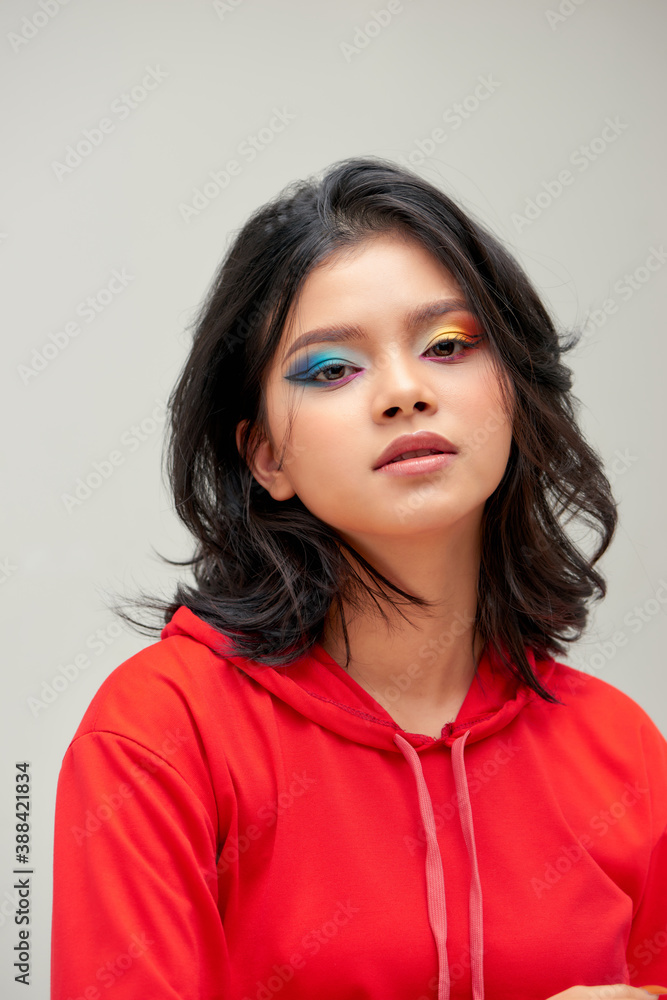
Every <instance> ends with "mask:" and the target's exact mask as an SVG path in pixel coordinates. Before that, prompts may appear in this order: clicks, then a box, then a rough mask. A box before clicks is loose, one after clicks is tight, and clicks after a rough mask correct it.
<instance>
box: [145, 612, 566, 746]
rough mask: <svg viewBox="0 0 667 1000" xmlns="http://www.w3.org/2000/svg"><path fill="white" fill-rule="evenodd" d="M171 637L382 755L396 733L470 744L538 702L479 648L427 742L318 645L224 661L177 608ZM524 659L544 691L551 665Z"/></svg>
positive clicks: (202, 629) (226, 643)
mask: <svg viewBox="0 0 667 1000" xmlns="http://www.w3.org/2000/svg"><path fill="white" fill-rule="evenodd" d="M176 635H181V636H183V635H185V636H190V637H191V638H192V639H195V640H196V641H197V642H200V643H203V644H204V645H206V646H208V647H209V648H210V649H211V650H212V651H213V652H214V653H216V654H218V655H220V656H223V657H225V659H227V660H228V661H229V662H231V663H233V664H234V665H235V666H236V668H237V669H238V670H239V671H241V672H242V673H244V674H245V675H246V676H248V677H251V678H252V679H253V680H255V681H256V682H257V683H258V684H261V685H262V687H264V688H266V689H267V690H268V691H270V692H271V693H272V694H273V695H274V696H275V697H276V698H279V699H280V700H281V701H283V702H285V703H286V704H288V705H290V706H291V707H292V708H293V709H295V710H296V711H297V712H299V713H301V714H302V715H304V716H305V717H306V718H308V719H310V720H312V721H313V722H316V723H318V724H319V725H321V726H323V727H325V728H326V729H330V730H332V731H333V732H335V733H337V734H338V735H339V736H344V737H346V738H347V739H349V740H352V741H354V742H356V743H363V744H365V745H366V746H372V747H377V748H378V749H382V750H390V751H397V750H398V748H397V746H396V743H395V741H394V734H395V733H396V732H399V733H400V734H401V736H403V737H404V738H405V739H406V740H407V741H408V742H409V743H410V744H411V745H412V746H413V747H415V749H416V750H417V751H419V750H420V749H422V748H426V747H432V746H434V745H435V744H438V745H439V744H444V745H446V746H449V747H451V746H453V744H454V743H455V741H456V740H457V739H459V738H460V737H461V736H462V735H463V733H465V732H467V733H468V737H467V742H468V744H470V743H476V742H477V741H478V740H481V739H484V738H485V737H486V736H490V735H492V734H493V733H496V732H498V731H499V730H501V729H503V728H504V727H505V726H506V725H508V723H510V722H511V721H512V719H514V718H515V716H516V715H517V714H518V713H519V712H520V711H521V709H522V708H523V706H524V705H526V704H527V703H528V702H530V701H533V700H535V699H537V698H539V695H538V694H537V693H536V692H535V691H533V690H532V688H529V687H528V686H527V685H526V684H524V683H523V682H522V681H520V680H519V679H518V678H516V677H514V676H513V675H512V674H511V673H510V671H509V670H508V669H507V668H506V667H505V666H504V665H503V663H502V662H501V661H500V659H499V657H498V656H497V654H496V653H495V651H493V650H491V649H489V648H486V649H484V651H483V652H482V655H481V657H480V661H479V663H478V665H477V671H476V673H475V676H474V678H473V681H472V683H471V685H470V688H469V690H468V693H467V695H466V697H465V700H464V701H463V704H462V705H461V708H460V710H459V712H458V715H457V717H456V719H455V720H454V722H453V723H447V724H446V725H445V726H444V727H443V729H442V734H441V736H440V738H439V739H435V738H434V737H432V736H425V735H421V734H417V733H407V732H404V731H403V730H402V729H401V728H400V726H398V725H397V723H396V722H395V721H394V720H393V719H392V718H391V715H389V713H388V712H387V711H386V710H385V709H384V708H383V707H382V705H380V704H379V703H378V702H377V701H376V700H375V699H374V698H373V696H372V695H371V694H369V693H368V692H367V691H366V690H365V689H364V688H362V687H361V685H360V684H358V683H357V682H356V681H355V680H354V678H352V677H350V675H349V674H348V673H347V671H346V670H344V669H343V667H341V666H340V665H339V664H338V663H337V662H336V661H335V660H334V659H333V658H332V657H331V656H330V655H329V654H328V653H327V652H326V650H325V649H324V648H323V647H322V646H321V645H320V644H319V643H316V644H315V645H314V646H313V647H311V649H309V650H308V652H307V653H303V654H301V655H300V656H298V657H296V658H295V659H294V660H293V661H291V662H290V663H289V664H288V665H286V666H282V667H270V666H266V665H264V664H261V663H257V662H256V661H253V660H250V659H248V658H246V657H241V656H237V657H235V656H231V655H230V652H229V651H230V649H231V647H232V640H231V639H230V638H229V637H228V636H225V635H223V634H222V633H221V632H218V631H217V630H216V629H215V628H213V626H211V625H209V624H208V623H207V622H205V621H203V620H202V619H201V618H199V617H197V616H196V615H195V614H194V613H193V612H192V611H190V610H189V608H186V607H185V606H183V607H180V608H179V609H178V610H177V611H176V613H175V614H174V616H173V617H172V619H171V621H170V622H169V623H168V624H167V625H166V626H165V627H164V629H163V630H162V638H163V639H166V638H169V637H170V636H176ZM526 656H527V658H528V662H529V663H530V665H531V667H532V668H533V670H534V671H535V674H536V675H537V677H538V678H539V679H540V682H541V683H542V684H543V685H544V686H545V687H546V688H547V689H549V680H550V678H551V675H552V674H553V672H554V669H555V666H556V663H555V660H554V659H553V658H549V659H547V660H539V661H536V659H535V656H534V654H533V652H532V651H531V650H529V649H526ZM410 676H411V675H410V674H409V673H408V672H407V670H406V671H405V672H403V673H401V674H395V675H394V676H393V678H392V676H391V675H390V677H389V679H388V682H389V684H393V685H395V686H396V687H397V690H400V685H401V684H406V683H409V678H410Z"/></svg>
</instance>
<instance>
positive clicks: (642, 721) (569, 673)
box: [549, 660, 667, 756]
mask: <svg viewBox="0 0 667 1000" xmlns="http://www.w3.org/2000/svg"><path fill="white" fill-rule="evenodd" d="M549 689H550V690H551V691H552V692H553V693H554V694H556V696H557V697H558V698H559V699H560V701H561V702H562V703H563V704H564V705H565V706H567V708H568V709H569V711H568V712H567V713H566V714H567V715H568V716H569V717H570V718H571V719H573V720H576V723H577V724H580V725H581V724H583V723H584V722H586V723H587V724H590V725H592V726H594V727H596V728H598V729H600V730H605V731H607V732H608V733H609V735H610V737H611V738H612V739H613V738H619V737H620V736H622V737H623V739H627V737H628V735H629V734H630V733H631V732H634V733H635V734H636V735H637V737H638V738H640V739H642V741H648V743H649V744H651V745H652V746H655V747H659V748H660V752H661V753H664V754H665V755H666V756H667V740H666V739H665V737H664V735H663V734H662V733H661V731H660V730H659V729H658V727H657V725H656V724H655V722H654V721H653V719H652V718H651V715H650V714H649V712H648V711H647V710H646V709H645V708H643V707H642V706H641V705H640V704H639V703H638V702H637V701H635V699H634V698H632V697H631V696H630V695H629V694H626V693H625V691H622V690H621V689H620V688H618V687H616V686H615V685H614V684H611V683H610V682H609V681H606V680H604V679H603V678H602V677H598V676H596V675H595V674H589V673H587V672H586V671H584V670H580V669H578V668H576V667H572V666H570V665H569V664H567V663H563V662H561V661H558V660H556V661H555V664H554V670H553V673H552V674H551V677H550V681H549Z"/></svg>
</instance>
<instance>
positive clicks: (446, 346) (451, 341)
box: [424, 337, 482, 358]
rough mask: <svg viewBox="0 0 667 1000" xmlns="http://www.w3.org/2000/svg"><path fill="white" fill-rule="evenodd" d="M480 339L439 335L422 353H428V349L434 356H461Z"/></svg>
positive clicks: (471, 348)
mask: <svg viewBox="0 0 667 1000" xmlns="http://www.w3.org/2000/svg"><path fill="white" fill-rule="evenodd" d="M481 339H482V338H481V337H475V338H473V337H441V338H440V339H439V340H436V341H435V342H434V343H433V344H431V346H430V347H429V348H427V350H426V351H425V352H424V353H425V354H428V352H429V351H434V352H435V354H434V357H436V358H454V357H461V356H462V355H464V354H467V353H468V351H470V350H473V348H474V347H476V345H477V344H478V343H479V341H480V340H481ZM457 348H458V349H457Z"/></svg>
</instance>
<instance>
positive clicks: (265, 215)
mask: <svg viewBox="0 0 667 1000" xmlns="http://www.w3.org/2000/svg"><path fill="white" fill-rule="evenodd" d="M383 233H397V234H399V233H400V234H402V235H404V236H408V237H409V238H411V239H412V240H417V241H418V242H419V243H420V244H421V245H422V246H423V247H424V248H425V249H426V250H428V251H429V252H430V253H431V254H432V255H433V257H435V258H436V259H437V260H438V261H440V262H441V263H442V264H443V265H444V266H445V267H446V268H447V270H448V271H449V273H450V274H451V275H452V276H453V277H454V278H455V279H456V281H457V282H458V283H459V285H460V287H461V289H462V291H463V293H464V296H465V299H466V301H467V302H468V304H469V309H470V311H471V312H472V313H473V314H474V315H475V316H476V317H477V318H478V319H479V320H480V321H481V323H482V326H483V328H484V330H485V332H486V334H487V336H488V341H489V345H490V348H491V351H492V354H493V357H494V359H495V360H496V362H497V364H498V367H499V371H500V372H501V374H503V376H504V380H505V383H506V385H505V389H504V391H503V401H504V405H505V406H506V408H507V412H508V413H511V415H512V421H513V423H512V427H513V440H512V445H511V450H510V456H509V460H508V463H507V467H506V470H505V473H504V475H503V478H502V480H501V482H500V483H499V485H498V487H497V489H496V490H495V491H494V493H493V494H492V495H491V496H490V497H489V498H488V499H487V500H486V502H485V507H484V512H483V520H482V534H481V562H480V567H479V577H478V584H477V612H476V617H475V623H474V627H473V629H472V636H473V642H474V640H475V637H477V636H481V637H482V638H483V640H484V643H485V644H486V643H490V644H492V645H493V647H494V648H495V650H496V652H497V654H498V655H499V656H500V658H501V661H502V662H504V663H505V664H506V666H507V668H508V669H509V670H510V671H511V672H512V673H513V674H514V675H515V676H517V677H518V678H519V679H520V680H522V681H523V682H525V683H526V684H527V685H528V686H529V687H531V688H532V689H533V690H535V691H536V692H537V693H538V694H539V695H540V696H541V697H542V698H544V699H545V700H547V701H557V700H558V699H556V698H555V697H554V696H553V695H552V694H551V693H550V692H549V691H548V690H547V689H546V688H545V687H543V686H542V685H541V684H540V682H539V680H538V678H537V676H536V674H535V672H534V671H533V669H532V668H531V666H530V663H529V660H528V658H527V656H526V647H527V648H529V649H531V650H532V651H533V652H534V655H535V658H536V659H538V660H539V659H545V658H548V657H549V656H551V655H553V654H554V653H562V652H564V651H565V648H566V647H565V645H564V644H565V643H567V642H574V641H575V640H576V639H578V638H579V637H580V636H581V634H582V632H583V630H584V627H585V625H586V620H587V617H588V607H587V605H588V602H589V601H590V600H591V599H592V598H595V599H600V598H602V597H604V595H605V593H606V583H605V580H604V578H603V577H602V576H601V575H600V573H599V572H597V571H596V570H595V569H594V568H593V567H594V565H595V563H596V562H597V561H598V559H599V558H600V556H601V555H602V554H603V553H604V552H605V550H606V549H607V547H608V546H609V544H610V542H611V539H612V536H613V533H614V531H615V528H616V522H617V511H616V503H615V501H614V498H613V496H612V493H611V487H610V484H609V481H608V479H607V477H606V476H605V474H604V471H603V466H602V462H601V459H600V457H599V455H598V454H597V453H596V452H595V451H594V450H593V449H592V448H591V447H590V446H589V445H588V444H587V443H586V441H585V440H584V438H583V436H582V433H581V431H580V430H579V428H578V426H577V422H576V416H575V406H576V405H578V403H579V401H578V400H577V399H576V397H573V396H572V394H571V393H570V389H571V385H572V373H571V370H570V369H569V368H568V367H566V366H565V365H564V364H563V363H562V361H561V357H562V355H563V353H564V352H565V351H568V350H570V349H571V348H572V347H574V346H575V345H576V343H578V340H579V338H580V337H581V333H579V334H577V333H576V332H572V331H570V332H569V334H568V336H567V338H565V336H564V335H562V336H559V334H558V333H557V332H556V329H555V326H554V323H553V322H552V320H551V318H550V317H549V315H548V314H547V311H546V309H545V307H544V305H543V304H542V302H541V300H540V298H539V296H538V294H537V292H536V291H535V289H534V288H533V286H532V284H531V282H530V280H529V278H528V277H527V276H526V274H525V273H524V271H523V270H522V269H521V267H520V266H519V265H518V263H517V262H516V261H515V259H514V258H513V256H512V255H511V254H510V253H509V252H508V250H507V249H505V247H504V246H503V245H502V244H501V242H500V241H499V240H498V239H497V238H495V237H494V236H492V235H491V234H490V233H489V232H488V231H487V230H486V229H485V228H484V227H483V226H482V225H481V224H480V223H479V222H477V221H475V220H473V219H472V218H471V217H470V215H469V214H468V213H467V212H464V211H463V209H462V208H461V207H460V206H459V205H458V204H457V203H456V202H455V201H454V200H453V199H452V198H451V197H449V196H448V195H447V194H444V193H443V192H442V191H440V190H439V189H438V188H437V187H435V186H434V185H432V184H430V183H429V182H427V181H426V180H424V179H422V178H421V177H419V176H418V175H417V174H414V173H412V172H411V171H409V170H406V169H403V168H402V167H400V166H398V165H397V164H395V163H393V162H391V161H388V160H383V159H380V158H377V157H354V158H349V159H346V160H342V161H339V162H338V163H335V164H333V165H332V166H331V167H330V168H329V169H328V170H327V171H326V172H325V173H324V175H323V176H322V178H321V179H319V180H316V179H312V178H310V179H307V180H300V181H295V182H293V183H292V184H290V185H288V186H287V187H286V188H285V189H284V190H283V191H282V192H281V193H280V194H279V195H278V196H277V197H276V198H275V199H273V200H272V201H270V202H269V203H267V204H266V205H264V206H262V207H261V208H259V209H258V210H257V211H255V212H254V213H253V214H252V215H251V216H250V218H249V219H248V221H247V222H246V223H245V225H244V226H243V227H242V228H241V230H240V231H239V232H238V234H237V235H236V237H235V239H234V240H233V242H232V244H231V246H230V247H229V249H228V250H227V252H226V253H225V256H224V258H223V260H222V263H221V265H220V267H219V270H218V272H217V274H216V276H215V278H214V281H213V283H212V285H211V287H210V289H209V292H208V294H207V296H206V298H205V301H204V302H203V304H202V306H201V308H200V311H199V313H198V315H197V317H196V320H195V323H194V327H195V330H194V342H193V344H192V349H191V351H190V354H189V357H188V358H187V361H186V363H185V366H184V368H183V371H182V373H181V375H180V378H179V381H178V383H177V384H176V386H175V388H174V390H173V392H172V394H171V396H170V399H169V411H170V436H169V442H168V451H167V454H166V457H167V462H166V468H165V471H166V472H167V474H168V476H169V480H170V486H171V490H172V491H173V496H174V500H175V505H176V512H177V514H178V516H179V517H180V518H181V520H182V521H183V522H184V523H185V525H186V526H187V527H188V529H189V530H190V532H191V533H192V534H193V535H194V538H195V539H196V549H195V551H194V555H193V556H192V558H191V559H188V560H185V561H183V562H180V563H179V562H176V561H174V560H170V559H165V561H166V562H168V563H170V564H172V565H181V566H190V567H191V568H192V572H193V575H194V585H186V584H185V583H182V582H181V583H179V584H178V586H177V589H176V592H175V595H174V598H173V600H171V601H165V600H159V599H157V598H151V597H146V596H144V597H140V598H139V599H137V600H136V601H134V602H132V603H133V604H134V606H135V607H136V606H141V607H142V608H144V609H148V608H150V609H151V610H152V611H153V612H155V611H157V612H158V614H159V616H160V622H161V624H163V623H164V622H165V621H168V620H169V619H170V618H171V616H172V615H173V613H174V612H175V611H176V609H177V608H178V607H179V606H181V605H186V606H187V607H188V608H190V609H191V610H192V611H193V612H194V613H195V614H196V615H198V616H199V617H200V618H202V619H203V620H205V621H207V622H208V623H209V624H211V625H212V626H213V627H214V628H216V629H218V630H219V631H220V632H223V633H225V634H226V635H228V636H230V637H231V638H232V640H233V643H234V650H233V653H234V655H241V656H247V657H250V658H252V659H254V660H256V661H257V662H260V663H265V664H267V665H272V666H278V665H286V664H288V663H289V662H290V660H292V659H294V658H295V657H296V656H297V655H299V654H301V653H304V652H306V651H307V650H308V649H309V648H310V647H312V646H313V644H315V643H316V642H318V641H319V640H320V639H321V638H322V636H323V632H324V626H325V619H326V617H327V614H328V613H329V612H330V610H331V611H332V613H334V612H335V613H338V614H339V615H340V618H341V622H342V630H343V635H344V638H345V648H346V651H347V662H348V663H349V657H350V647H349V641H348V633H347V628H346V625H345V618H344V615H343V600H347V601H348V602H350V606H352V607H359V606H361V605H360V601H361V600H362V599H366V600H367V599H368V598H369V597H370V598H371V599H372V601H373V602H374V603H375V605H376V606H377V608H378V610H379V612H380V613H381V614H382V615H383V617H385V620H387V616H386V613H385V610H384V608H383V602H386V603H387V604H390V605H391V606H392V607H393V608H394V609H395V610H399V613H400V614H403V612H400V607H401V606H405V605H406V604H407V605H409V604H413V605H419V606H428V605H429V602H428V601H426V600H424V599H423V598H420V597H418V596H416V595H414V594H409V593H407V592H406V591H404V590H402V589H400V588H399V587H397V586H395V585H394V584H393V583H392V582H391V581H389V580H388V579H387V578H385V577H384V576H383V575H382V574H381V573H380V572H379V571H378V570H376V569H375V567H373V566H372V565H370V564H369V563H368V562H367V561H366V560H365V559H364V557H363V556H362V555H361V554H360V553H358V552H356V551H355V550H354V549H353V548H352V547H351V546H350V545H349V544H348V543H347V542H346V541H345V540H343V539H342V538H341V537H340V536H339V535H338V533H337V532H336V531H335V530H334V529H333V528H331V527H330V526H328V525H327V524H325V523H323V522H322V521H320V520H319V519H318V518H316V517H315V516H314V515H313V514H311V513H310V511H309V510H307V508H306V507H305V506H304V505H303V503H302V502H301V501H300V500H299V498H298V497H296V496H294V497H292V498H291V499H289V500H286V501H275V500H273V498H272V497H271V496H270V494H269V493H268V491H267V490H265V489H264V488H263V487H262V486H260V485H259V483H258V482H257V481H256V480H255V478H254V476H253V475H252V473H251V471H250V462H251V458H252V454H253V447H255V446H256V441H257V436H256V434H255V431H256V430H260V431H261V430H263V429H264V428H265V411H264V397H263V380H264V376H265V373H266V372H267V370H268V367H269V365H270V363H271V361H272V359H273V357H274V355H275V353H276V350H277V348H278V345H279V343H280V339H281V334H282V331H283V328H284V325H285V322H286V321H287V319H288V316H289V314H290V309H291V307H292V305H293V304H294V303H295V301H296V299H297V297H298V295H299V292H300V290H301V288H302V286H303V283H304V281H305V279H306V277H307V276H308V274H309V273H310V272H311V271H312V270H313V268H314V267H316V266H317V265H318V264H321V263H322V262H323V261H325V260H326V259H327V258H328V257H331V256H332V255H333V254H335V253H344V252H345V251H346V250H347V251H351V252H353V249H354V247H355V246H358V245H359V244H361V243H362V242H363V241H364V240H367V239H369V238H370V237H372V236H374V235H376V234H383ZM510 385H511V387H512V392H511V393H510V392H509V386H510ZM510 395H511V396H512V401H511V409H510V408H509V407H510ZM244 420H245V421H247V423H246V424H245V429H244V433H243V435H242V442H241V445H240V451H239V448H237V443H236V428H237V424H239V422H240V421H244ZM253 442H255V444H253ZM240 452H241V453H242V454H241V453H240ZM573 518H579V519H581V520H583V521H584V523H585V524H586V525H587V527H588V528H592V529H593V530H594V531H595V532H596V533H597V535H598V536H599V537H598V538H597V539H596V541H597V547H596V548H595V549H594V551H593V552H592V554H591V555H590V556H587V555H586V554H585V553H584V552H583V551H582V550H581V549H580V548H579V547H578V546H577V545H576V544H575V543H574V541H573V540H572V539H571V538H570V537H569V536H568V534H567V533H566V532H565V530H564V525H565V524H567V523H568V522H569V521H571V520H572V519H573ZM346 549H347V550H348V551H349V553H350V554H351V555H352V556H353V559H352V560H350V559H349V558H347V557H346V555H345V550H346ZM355 562H356V566H355V565H354V564H355ZM357 567H360V568H362V569H363V570H364V571H365V573H366V576H365V578H364V577H363V576H362V574H360V573H359V571H358V568H357ZM117 610H118V609H117ZM119 613H120V614H121V615H122V617H124V618H125V619H126V620H127V621H130V622H131V623H132V624H133V625H135V626H137V627H138V628H139V629H140V630H141V631H142V632H143V633H144V634H154V633H155V632H156V631H158V630H159V628H160V627H161V624H160V625H150V624H146V622H144V621H140V620H137V619H136V618H134V617H132V616H130V615H129V614H128V613H126V612H123V611H122V610H121V611H119ZM403 617H405V616H404V615H403Z"/></svg>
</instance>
